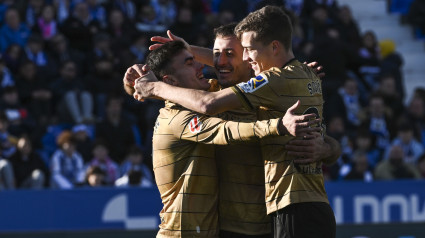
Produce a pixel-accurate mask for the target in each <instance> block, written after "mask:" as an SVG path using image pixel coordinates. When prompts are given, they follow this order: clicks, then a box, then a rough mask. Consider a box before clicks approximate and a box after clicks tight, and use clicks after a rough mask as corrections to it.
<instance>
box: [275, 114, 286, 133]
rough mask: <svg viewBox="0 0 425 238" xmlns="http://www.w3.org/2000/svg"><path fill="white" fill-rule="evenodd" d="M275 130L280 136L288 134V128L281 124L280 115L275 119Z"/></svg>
mask: <svg viewBox="0 0 425 238" xmlns="http://www.w3.org/2000/svg"><path fill="white" fill-rule="evenodd" d="M277 123H278V124H277V130H278V132H279V135H280V136H284V135H287V134H288V129H286V127H285V125H283V122H282V117H281V118H279V120H278V121H277Z"/></svg>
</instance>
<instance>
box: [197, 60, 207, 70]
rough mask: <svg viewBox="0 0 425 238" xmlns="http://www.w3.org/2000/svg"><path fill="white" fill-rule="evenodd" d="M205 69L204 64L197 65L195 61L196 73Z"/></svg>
mask: <svg viewBox="0 0 425 238" xmlns="http://www.w3.org/2000/svg"><path fill="white" fill-rule="evenodd" d="M204 67H205V65H204V64H201V63H199V62H198V61H195V68H196V71H201V70H202V69H203V68H204Z"/></svg>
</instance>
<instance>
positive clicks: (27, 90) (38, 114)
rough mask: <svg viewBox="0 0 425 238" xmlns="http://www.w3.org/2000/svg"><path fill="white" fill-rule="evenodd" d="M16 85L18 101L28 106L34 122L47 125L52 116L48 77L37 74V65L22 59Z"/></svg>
mask: <svg viewBox="0 0 425 238" xmlns="http://www.w3.org/2000/svg"><path fill="white" fill-rule="evenodd" d="M16 87H17V89H18V93H19V97H20V101H21V102H22V104H23V106H24V107H25V108H28V109H29V111H30V113H31V115H33V116H34V119H35V120H36V122H38V123H39V124H41V125H47V123H48V122H49V118H50V117H51V116H52V104H51V99H52V92H51V91H50V89H49V84H48V79H47V78H46V77H44V76H40V77H39V76H38V75H37V67H36V65H35V63H34V62H32V61H29V60H28V61H24V62H23V63H22V64H21V66H20V68H19V74H18V77H17V83H16Z"/></svg>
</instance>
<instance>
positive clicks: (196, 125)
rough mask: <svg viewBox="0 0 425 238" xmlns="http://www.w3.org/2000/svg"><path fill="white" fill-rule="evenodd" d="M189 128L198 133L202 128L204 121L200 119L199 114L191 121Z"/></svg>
mask: <svg viewBox="0 0 425 238" xmlns="http://www.w3.org/2000/svg"><path fill="white" fill-rule="evenodd" d="M189 130H190V132H192V133H194V134H196V133H199V132H200V131H201V130H202V122H201V120H199V117H198V116H195V117H193V118H192V120H190V122H189Z"/></svg>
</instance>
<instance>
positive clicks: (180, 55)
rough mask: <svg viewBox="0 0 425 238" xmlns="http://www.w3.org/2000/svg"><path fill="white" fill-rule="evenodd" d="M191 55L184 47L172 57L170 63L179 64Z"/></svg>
mask: <svg viewBox="0 0 425 238" xmlns="http://www.w3.org/2000/svg"><path fill="white" fill-rule="evenodd" d="M191 57H193V55H192V54H191V53H190V52H189V51H188V50H186V49H183V50H182V51H180V52H179V53H178V54H176V55H175V56H174V57H173V60H172V64H173V65H176V64H177V65H181V64H184V63H185V62H186V59H187V58H191Z"/></svg>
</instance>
